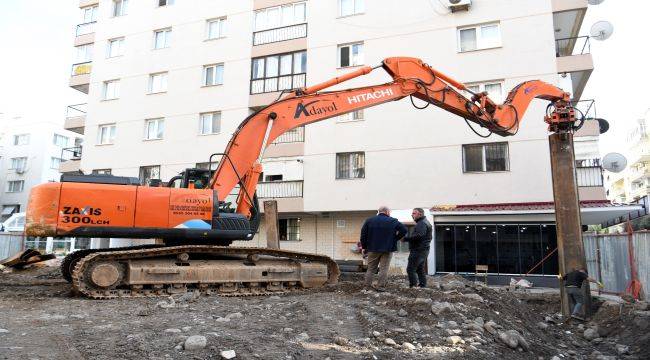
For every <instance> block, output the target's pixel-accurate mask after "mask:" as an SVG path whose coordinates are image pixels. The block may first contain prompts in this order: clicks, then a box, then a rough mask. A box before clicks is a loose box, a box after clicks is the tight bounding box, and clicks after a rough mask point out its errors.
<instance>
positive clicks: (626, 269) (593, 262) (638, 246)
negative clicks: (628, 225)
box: [583, 231, 650, 299]
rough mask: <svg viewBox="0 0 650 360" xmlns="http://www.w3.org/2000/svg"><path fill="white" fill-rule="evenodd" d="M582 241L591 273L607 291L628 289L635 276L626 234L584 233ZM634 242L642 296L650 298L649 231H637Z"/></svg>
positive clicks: (616, 291)
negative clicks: (633, 275) (649, 295)
mask: <svg viewBox="0 0 650 360" xmlns="http://www.w3.org/2000/svg"><path fill="white" fill-rule="evenodd" d="M583 241H584V244H585V256H586V258H587V268H588V269H587V270H588V271H589V275H590V276H591V277H593V278H595V279H598V280H600V281H601V282H602V283H603V284H604V285H605V288H604V290H605V291H608V292H615V293H621V292H625V289H626V288H627V286H628V285H629V284H630V280H631V278H632V274H631V270H630V261H629V249H628V236H627V234H620V235H584V236H583ZM632 243H633V246H634V260H635V261H634V262H635V264H636V269H637V274H638V277H639V281H640V282H641V285H642V287H643V293H642V296H643V297H644V298H646V299H647V296H648V294H650V232H647V231H640V232H635V233H634V235H633V239H632Z"/></svg>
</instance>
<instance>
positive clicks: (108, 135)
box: [97, 124, 115, 145]
mask: <svg viewBox="0 0 650 360" xmlns="http://www.w3.org/2000/svg"><path fill="white" fill-rule="evenodd" d="M114 140H115V124H108V125H99V130H98V131H97V144H99V145H104V144H112V143H113V141H114Z"/></svg>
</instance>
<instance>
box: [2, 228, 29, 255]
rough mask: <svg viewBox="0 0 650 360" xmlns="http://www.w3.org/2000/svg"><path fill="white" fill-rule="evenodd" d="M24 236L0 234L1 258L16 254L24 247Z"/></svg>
mask: <svg viewBox="0 0 650 360" xmlns="http://www.w3.org/2000/svg"><path fill="white" fill-rule="evenodd" d="M23 241H24V236H23V235H14V234H6V233H4V234H0V260H2V259H6V258H8V257H10V256H13V255H16V254H17V253H19V252H20V250H21V249H22V247H23Z"/></svg>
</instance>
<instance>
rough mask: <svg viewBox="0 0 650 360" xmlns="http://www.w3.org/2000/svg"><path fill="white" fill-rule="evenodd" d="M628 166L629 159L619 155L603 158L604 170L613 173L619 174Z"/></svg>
mask: <svg viewBox="0 0 650 360" xmlns="http://www.w3.org/2000/svg"><path fill="white" fill-rule="evenodd" d="M625 166H627V159H625V156H623V155H621V154H619V153H615V152H613V153H609V154H607V155H605V157H603V169H605V170H607V171H611V172H613V173H619V172H621V171H623V169H625Z"/></svg>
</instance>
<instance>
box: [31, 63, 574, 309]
mask: <svg viewBox="0 0 650 360" xmlns="http://www.w3.org/2000/svg"><path fill="white" fill-rule="evenodd" d="M378 68H382V69H384V70H385V71H386V72H387V73H388V74H389V75H390V76H391V77H392V81H390V82H387V83H384V84H378V85H372V86H364V87H357V88H351V89H347V90H330V91H326V90H328V89H329V88H331V87H332V86H335V85H338V84H341V83H343V82H345V81H348V80H350V79H353V78H356V77H359V76H363V75H366V74H369V73H370V72H372V71H374V70H375V69H378ZM466 94H471V96H470V97H469V98H468V97H467V96H466ZM405 97H411V101H413V98H417V99H419V100H420V101H424V102H425V103H426V104H427V106H428V105H429V104H432V105H434V106H436V107H439V108H441V109H443V110H445V111H448V112H450V113H453V114H456V115H458V116H459V117H461V118H463V119H465V121H467V122H468V124H469V123H470V122H471V123H474V124H478V125H479V126H480V127H482V128H485V129H487V130H489V131H490V132H491V133H495V134H497V135H501V136H511V135H514V134H516V133H517V131H518V130H519V126H520V123H521V119H522V118H523V116H524V114H525V112H526V110H527V108H528V106H529V104H530V103H531V101H532V100H533V99H534V98H540V99H544V100H548V101H550V102H551V105H550V108H552V111H547V116H546V117H545V121H546V122H547V123H548V124H549V130H550V131H556V132H561V131H572V129H573V123H574V121H575V115H574V113H573V109H572V107H571V104H570V101H569V99H570V98H569V94H568V93H566V92H564V91H562V90H561V89H559V88H557V87H556V86H553V85H550V84H547V83H545V82H542V81H539V80H532V81H526V82H524V83H521V84H519V85H518V86H516V87H515V88H514V89H513V90H512V91H511V92H510V93H509V94H508V97H507V99H506V100H505V102H504V103H503V104H495V103H494V102H493V101H492V100H491V99H490V98H489V97H488V96H487V93H485V92H483V93H472V92H471V91H470V90H469V89H468V88H467V87H466V86H465V85H464V84H463V83H462V82H459V81H456V80H454V79H453V78H451V77H450V76H447V75H445V74H444V73H442V72H440V71H437V70H435V69H433V68H431V67H430V66H429V65H427V64H425V63H424V62H422V60H419V59H416V58H409V57H392V58H387V59H385V60H384V61H383V62H382V64H381V65H379V66H377V67H375V68H372V67H368V66H364V67H361V68H359V69H357V70H356V71H353V72H351V73H348V74H345V75H342V76H339V77H336V78H333V79H331V80H328V81H325V82H323V83H320V84H316V85H313V86H310V87H306V88H302V89H297V90H294V91H291V92H288V93H283V94H282V96H281V97H280V98H279V99H278V100H277V101H275V102H273V103H271V104H270V105H268V106H266V107H264V108H263V109H261V110H259V111H257V112H256V113H254V114H252V115H250V116H249V117H248V118H246V119H245V120H244V121H243V122H242V123H241V124H240V126H239V127H238V128H237V130H236V132H235V134H234V135H233V137H232V138H231V140H230V142H229V143H228V146H227V148H226V150H225V153H223V154H221V155H222V158H221V161H219V163H218V167H217V169H216V171H214V173H213V174H210V171H209V170H204V171H202V170H199V169H187V170H186V171H185V172H184V173H183V175H182V176H177V177H175V178H174V181H170V183H169V184H168V186H167V187H154V186H138V185H137V184H136V182H135V181H134V179H132V178H126V177H115V176H78V175H77V176H68V175H64V176H62V181H61V182H60V183H48V184H42V185H39V186H36V187H34V188H33V189H32V191H31V194H30V199H29V204H28V209H27V217H26V225H25V232H26V234H27V235H29V236H76V237H103V238H111V237H119V238H159V239H162V241H163V243H164V245H162V244H161V245H154V246H147V247H135V248H128V249H120V250H114V249H97V250H86V251H82V252H77V253H73V254H71V255H69V256H68V257H66V259H65V261H64V262H63V265H62V271H63V275H64V277H65V278H66V279H67V280H68V281H71V282H72V283H73V286H74V287H75V288H76V289H77V290H78V291H80V292H82V293H84V294H85V295H87V296H90V297H94V298H110V297H117V296H140V295H151V294H154V295H155V294H169V293H174V292H181V291H189V290H188V289H190V288H192V289H197V290H199V291H202V292H208V293H209V292H218V293H220V294H231V295H251V294H261V293H267V292H279V291H284V290H285V289H290V288H294V287H318V286H322V285H323V284H325V283H332V282H335V281H336V278H337V277H338V268H337V267H336V264H335V263H334V262H333V261H332V260H331V259H329V258H327V257H324V256H318V255H312V254H302V253H297V252H288V251H284V252H283V251H279V250H276V251H272V250H269V249H253V248H232V247H225V246H228V245H230V244H231V243H232V242H233V241H235V240H251V239H252V238H253V236H254V234H255V232H256V231H257V227H258V225H259V219H260V214H259V209H258V202H257V198H256V196H255V189H256V187H257V182H258V179H259V174H260V173H261V172H262V165H261V160H262V157H263V154H264V149H265V148H266V147H267V146H268V145H269V144H271V143H272V142H273V141H274V140H275V139H276V138H277V137H278V136H280V135H282V134H283V133H286V132H287V131H289V130H291V129H293V128H296V127H299V126H303V125H307V124H310V123H314V122H317V121H322V120H325V119H328V118H331V117H335V116H339V115H343V114H346V113H349V112H352V111H356V110H360V109H364V108H369V107H373V106H377V105H380V104H383V103H386V102H389V101H396V100H400V99H403V98H405ZM414 106H415V103H414ZM416 107H417V106H416ZM211 160H212V157H211ZM211 162H212V161H211ZM197 176H198V177H197ZM201 176H203V177H201ZM136 180H137V179H136ZM176 180H180V181H181V183H180V187H173V186H172V185H173V184H176ZM201 183H203V184H206V183H207V187H206V188H200V187H201V186H199V185H198V184H201ZM237 186H239V193H238V196H237V200H236V208H235V209H232V208H230V207H229V206H228V203H227V202H226V198H227V197H228V196H229V194H231V192H232V191H233V189H235V187H237Z"/></svg>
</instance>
